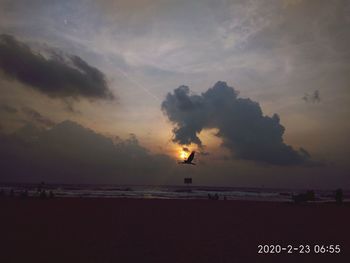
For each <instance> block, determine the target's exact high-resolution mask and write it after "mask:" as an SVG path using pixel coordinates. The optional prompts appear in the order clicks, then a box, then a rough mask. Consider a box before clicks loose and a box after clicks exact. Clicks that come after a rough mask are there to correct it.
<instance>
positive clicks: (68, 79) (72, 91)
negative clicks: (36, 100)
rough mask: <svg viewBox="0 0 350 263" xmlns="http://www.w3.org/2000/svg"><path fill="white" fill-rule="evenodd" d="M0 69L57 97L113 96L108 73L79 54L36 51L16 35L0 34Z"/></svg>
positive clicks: (101, 97) (30, 85)
mask: <svg viewBox="0 0 350 263" xmlns="http://www.w3.org/2000/svg"><path fill="white" fill-rule="evenodd" d="M0 70H1V71H3V72H4V73H5V75H7V76H8V77H10V78H12V79H16V80H18V81H20V82H22V83H24V84H26V86H28V87H31V88H33V89H36V90H37V91H40V92H42V93H44V94H46V95H48V96H50V97H54V98H69V97H71V98H75V99H77V98H79V97H85V98H90V99H94V98H100V99H113V98H114V96H113V94H112V92H111V91H110V90H109V88H108V85H107V82H106V78H105V75H104V74H103V73H102V72H101V71H100V70H98V69H97V68H95V67H92V66H90V65H89V64H88V63H86V62H85V61H84V60H83V59H81V58H80V57H78V56H74V55H71V56H64V55H62V54H60V53H59V52H53V51H50V52H49V57H45V56H44V55H43V54H41V53H38V52H35V51H33V50H32V49H31V48H30V47H29V46H28V45H27V44H26V43H23V42H21V41H19V40H17V39H16V38H14V37H13V36H12V35H5V34H2V35H0Z"/></svg>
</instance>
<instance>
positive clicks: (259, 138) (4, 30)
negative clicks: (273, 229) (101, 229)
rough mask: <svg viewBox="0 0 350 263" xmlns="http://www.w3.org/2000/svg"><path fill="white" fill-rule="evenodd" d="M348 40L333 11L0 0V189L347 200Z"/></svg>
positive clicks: (261, 4)
mask: <svg viewBox="0 0 350 263" xmlns="http://www.w3.org/2000/svg"><path fill="white" fill-rule="evenodd" d="M28 2H30V4H28ZM349 28H350V2H349V1H346V0H343V1H342V0H334V1H326V0H317V1H314V0H308V1H306V0H279V1H277V0H271V1H270V0H264V1H258V0H247V1H239V0H232V1H228V0H226V1H224V0H217V1H206V0H201V1H199V0H198V1H195V0H190V1H188V0H187V1H182V0H180V1H170V0H138V1H136V0H128V1H125V0H123V1H121V0H117V1H112V0H100V1H92V0H74V1H73V0H69V1H68V0H59V1H58V0H57V1H56V0H51V1H44V0H31V1H24V0H17V1H11V0H0V92H1V96H0V141H1V146H2V147H1V149H0V155H1V163H2V168H1V169H2V170H3V171H2V172H1V174H2V175H1V176H0V181H6V182H35V181H41V180H45V181H47V182H68V183H90V182H92V183H116V184H177V185H179V184H182V182H183V178H184V177H193V182H194V183H195V184H198V185H213V186H239V187H240V186H247V187H279V188H303V189H307V188H337V187H342V188H350V173H349V171H350V164H349V156H350V150H349V148H348V145H349V143H348V141H349V140H348V134H349V132H350V122H349V121H348V119H349V113H350V107H349V105H350V50H349V48H348V47H349V46H350V30H349ZM192 150H195V151H196V158H195V162H196V163H197V165H196V166H187V165H178V164H177V162H178V161H180V160H182V159H183V158H186V156H187V155H188V154H189V153H190V152H191V151H192Z"/></svg>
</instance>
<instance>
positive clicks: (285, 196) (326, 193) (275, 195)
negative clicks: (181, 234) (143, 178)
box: [0, 183, 350, 202]
mask: <svg viewBox="0 0 350 263" xmlns="http://www.w3.org/2000/svg"><path fill="white" fill-rule="evenodd" d="M38 189H45V190H46V192H47V193H49V192H50V191H51V192H52V193H53V194H54V196H55V197H76V198H142V199H208V198H209V196H216V195H217V196H218V198H219V200H251V201H272V202H288V201H292V200H293V199H292V197H293V195H297V194H302V193H306V191H308V190H312V191H314V193H315V202H330V201H334V200H335V189H330V190H314V189H274V188H249V187H213V186H194V185H181V186H166V185H163V186H155V185H93V184H19V183H2V184H1V183H0V191H1V192H2V193H3V195H5V196H6V195H10V192H11V190H12V191H13V195H14V196H20V195H21V193H23V192H24V191H27V192H28V196H29V197H36V196H38V195H39V194H38ZM343 195H344V201H350V190H343Z"/></svg>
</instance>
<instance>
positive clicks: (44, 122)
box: [22, 107, 56, 127]
mask: <svg viewBox="0 0 350 263" xmlns="http://www.w3.org/2000/svg"><path fill="white" fill-rule="evenodd" d="M22 112H23V113H24V114H25V115H26V116H27V117H29V119H30V120H31V121H33V122H34V123H36V124H39V125H40V126H44V127H52V126H54V125H55V124H56V123H55V122H54V121H52V120H50V119H49V118H47V117H44V116H43V115H41V114H40V113H39V112H37V111H36V110H34V109H32V108H29V107H23V108H22Z"/></svg>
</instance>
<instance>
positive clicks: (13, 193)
mask: <svg viewBox="0 0 350 263" xmlns="http://www.w3.org/2000/svg"><path fill="white" fill-rule="evenodd" d="M14 196H15V191H14V190H13V189H11V191H10V197H14Z"/></svg>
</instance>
